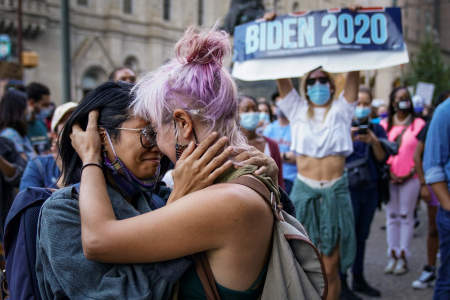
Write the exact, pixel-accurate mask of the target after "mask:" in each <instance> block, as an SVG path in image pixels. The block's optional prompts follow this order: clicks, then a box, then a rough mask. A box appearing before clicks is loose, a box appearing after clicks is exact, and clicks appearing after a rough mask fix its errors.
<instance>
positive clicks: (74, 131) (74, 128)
mask: <svg viewBox="0 0 450 300" xmlns="http://www.w3.org/2000/svg"><path fill="white" fill-rule="evenodd" d="M80 132H83V129H81V127H80V125H78V124H74V125H73V126H72V133H71V134H70V138H72V135H73V134H78V133H80Z"/></svg>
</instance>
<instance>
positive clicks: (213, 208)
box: [82, 184, 266, 263]
mask: <svg viewBox="0 0 450 300" xmlns="http://www.w3.org/2000/svg"><path fill="white" fill-rule="evenodd" d="M243 189H246V187H243V186H235V185H233V186H232V187H230V186H227V184H217V185H213V186H210V187H208V188H205V189H203V190H201V191H198V192H194V193H191V194H189V195H186V196H184V197H182V198H180V199H179V200H177V201H176V202H174V203H172V204H170V205H167V206H165V207H162V208H160V209H157V210H154V211H151V212H149V213H146V214H142V215H140V216H137V217H133V218H129V219H125V220H115V221H108V222H105V223H104V224H100V225H99V226H97V227H96V228H91V229H90V231H91V232H90V233H89V235H88V236H90V238H88V239H86V236H82V242H83V248H84V251H85V254H86V256H87V257H88V259H93V260H98V261H102V262H111V263H113V262H114V263H143V262H157V261H164V260H169V259H174V258H179V257H183V256H186V255H190V254H193V253H198V252H203V251H207V250H212V249H219V248H222V247H224V246H225V245H226V244H227V242H229V241H230V239H234V238H235V235H236V234H238V232H240V230H241V228H242V227H243V224H244V223H245V222H249V220H257V218H256V217H251V215H252V213H256V212H255V211H256V210H255V209H251V207H249V206H248V205H250V204H247V203H251V201H250V202H249V201H242V197H243V196H242V195H243V194H244V195H247V193H254V192H247V193H246V192H245V191H243ZM255 194H256V193H255ZM250 197H252V196H250ZM256 197H259V196H258V195H257V194H256ZM246 198H248V197H246ZM261 202H262V204H263V205H266V204H265V203H264V202H263V201H261Z"/></svg>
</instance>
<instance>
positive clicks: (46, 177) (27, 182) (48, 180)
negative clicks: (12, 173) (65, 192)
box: [19, 154, 61, 191]
mask: <svg viewBox="0 0 450 300" xmlns="http://www.w3.org/2000/svg"><path fill="white" fill-rule="evenodd" d="M60 174H61V171H60V170H59V168H58V166H57V165H56V160H55V158H54V157H53V155H51V154H49V155H41V156H38V157H36V158H34V159H33V160H31V161H29V162H28V164H27V167H26V169H25V172H24V173H23V176H22V180H21V181H20V187H19V190H20V191H23V190H25V189H26V188H27V187H43V188H57V186H56V182H57V181H58V178H59V175H60Z"/></svg>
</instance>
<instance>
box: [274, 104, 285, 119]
mask: <svg viewBox="0 0 450 300" xmlns="http://www.w3.org/2000/svg"><path fill="white" fill-rule="evenodd" d="M275 114H276V115H277V117H278V118H279V119H286V115H285V114H284V113H283V111H282V110H281V109H280V108H279V107H277V108H275Z"/></svg>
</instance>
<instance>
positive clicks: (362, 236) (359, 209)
mask: <svg viewBox="0 0 450 300" xmlns="http://www.w3.org/2000/svg"><path fill="white" fill-rule="evenodd" d="M350 194H351V198H352V206H353V214H354V216H355V233H356V257H355V261H354V263H353V267H352V273H353V275H355V276H363V275H364V274H363V272H364V254H365V252H366V240H367V238H368V237H369V232H370V225H371V224H372V220H373V216H374V214H375V211H376V208H377V204H378V189H377V188H376V185H375V186H374V187H369V188H355V189H353V188H352V189H350Z"/></svg>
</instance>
